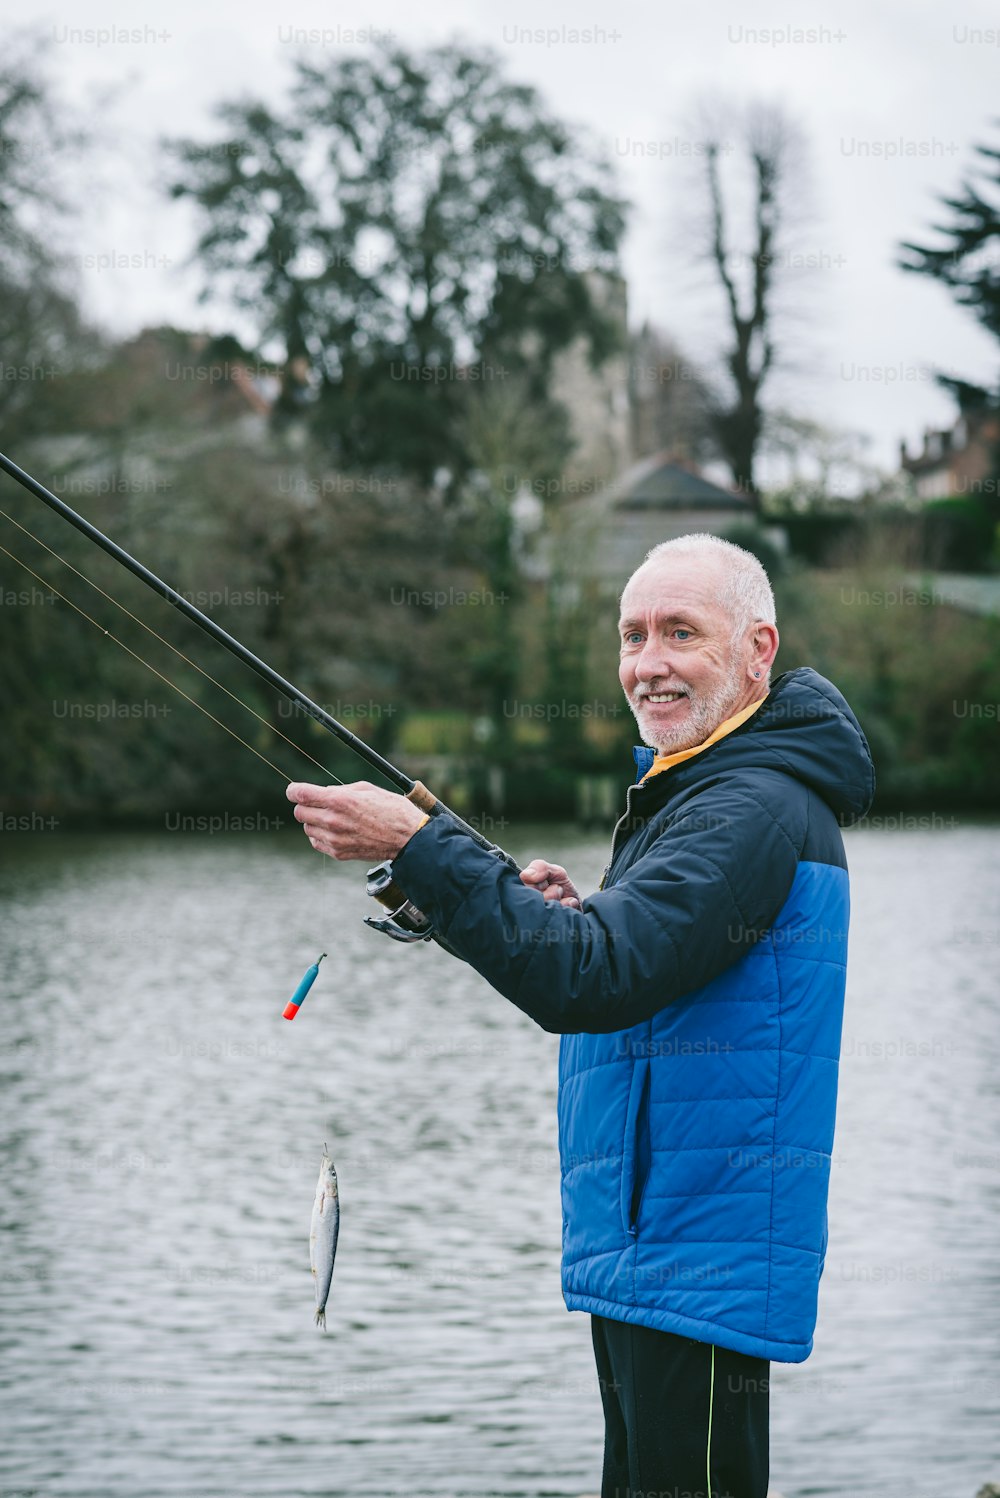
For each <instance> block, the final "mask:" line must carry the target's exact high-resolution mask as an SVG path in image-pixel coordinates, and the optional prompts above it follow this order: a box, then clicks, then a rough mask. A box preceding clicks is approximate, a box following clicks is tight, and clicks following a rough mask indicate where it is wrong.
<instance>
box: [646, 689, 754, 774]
mask: <svg viewBox="0 0 1000 1498" xmlns="http://www.w3.org/2000/svg"><path fill="white" fill-rule="evenodd" d="M766 701H767V696H766V695H765V696H764V697H762V698H761V699H760V702H751V704H750V706H749V707H745V708H744V709H743V711H742V712H739V713H734V714H733V716H732V717H731V718H726V720H725V722H723V723H720V724H719V726H718V728H717V729H715V731H714V732H713V733H710V734H709V736H708V738H707V739H706V740H705V741H704V743H702V744H695V745H694V747H693V748H691V749H678V750H677V752H676V753H675V754H658V755H657V756H656V758H655V759H654V760H653V763H652V764H651V765H650V767H649V769H648V770H647V771H646V773H645V775H644V776H643V777H642V779H641V780H640V781H639V784H640V785H644V784H645V783H646V781H647V780H649V779H650V778H651V777H652V776H653V775H659V774H660V772H661V770H669V769H670V768H671V766H672V765H679V764H680V763H681V761H682V760H685V759H692V758H693V757H694V756H695V755H696V754H700V753H701V751H702V750H703V749H708V748H710V747H711V746H712V744H717V743H718V742H719V740H720V739H724V738H725V737H726V734H727V733H732V731H733V729H734V728H739V726H740V724H741V723H745V722H746V721H747V719H748V718H751V717H753V715H754V713H755V712H756V711H757V709H758V708H759V707H760V706H761V705H762V704H763V703H765V702H766Z"/></svg>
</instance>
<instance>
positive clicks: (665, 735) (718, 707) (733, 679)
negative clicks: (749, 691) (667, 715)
mask: <svg viewBox="0 0 1000 1498" xmlns="http://www.w3.org/2000/svg"><path fill="white" fill-rule="evenodd" d="M742 674H743V673H742V670H741V667H740V665H739V663H738V662H734V663H733V666H732V668H731V670H730V672H729V675H728V676H727V677H726V678H725V680H724V681H721V682H720V683H719V685H718V686H717V687H716V688H715V689H714V690H713V691H711V692H700V693H697V694H696V693H694V692H691V691H689V692H688V699H687V700H688V709H689V711H688V714H687V716H686V718H685V719H684V722H683V723H678V724H677V726H676V727H675V728H672V727H670V726H669V725H667V724H661V725H659V726H658V727H657V728H655V729H654V728H646V729H644V728H643V726H642V722H641V720H640V717H639V711H638V710H637V707H636V703H635V701H633V699H632V698H631V697H630V698H629V707H630V708H631V709H632V716H633V717H634V718H635V721H636V724H637V725H638V728H639V733H640V736H641V738H642V742H643V743H644V744H647V745H648V746H649V748H650V749H655V750H656V752H657V754H676V753H677V751H678V750H679V749H693V748H694V747H695V745H697V744H702V743H704V741H705V740H706V739H707V738H708V737H709V735H710V734H712V733H714V732H715V730H716V729H717V728H718V726H719V724H720V723H724V722H725V721H726V719H727V718H729V717H731V716H732V713H733V710H734V709H735V707H736V704H737V702H738V701H739V700H740V684H741V681H742ZM681 680H682V681H683V678H681ZM684 686H685V687H687V682H684ZM641 700H642V699H640V702H641ZM647 734H648V735H649V737H647ZM654 734H655V737H654V736H653V735H654Z"/></svg>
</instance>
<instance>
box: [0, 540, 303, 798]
mask: <svg viewBox="0 0 1000 1498" xmlns="http://www.w3.org/2000/svg"><path fill="white" fill-rule="evenodd" d="M0 551H2V552H3V554H4V556H7V557H10V559H11V561H12V562H16V563H17V564H18V566H19V567H23V568H24V570H25V572H28V573H30V574H31V576H32V577H33V578H34V579H35V581H36V582H39V583H41V585H42V587H43V588H48V590H49V592H50V593H54V594H55V595H56V597H57V598H61V599H62V601H63V603H68V604H69V606H70V608H71V609H75V610H76V612H77V613H78V614H80V615H82V617H83V618H84V619H86V620H87V621H88V622H89V623H90V624H92V625H93V626H94V628H95V629H99V630H100V631H101V634H102V635H107V637H108V639H109V640H114V642H115V644H116V645H120V646H121V648H122V649H123V650H125V651H127V652H128V654H129V655H130V656H132V657H133V658H134V659H135V660H137V661H139V662H141V664H142V665H144V666H148V667H149V669H150V671H152V673H153V675H154V676H158V677H159V678H160V680H161V681H165V682H166V684H167V686H168V687H173V689H174V691H175V692H179V693H180V695H181V696H182V697H183V698H184V699H185V701H187V702H190V704H191V706H192V707H196V708H197V709H198V711H199V712H200V713H204V714H205V717H206V718H211V720H212V722H213V723H218V725H219V727H220V728H222V729H224V730H225V732H226V733H228V734H229V736H230V738H234V739H235V740H236V742H237V743H238V744H242V745H243V747H244V749H249V750H250V753H251V754H256V756H257V758H258V759H260V760H263V761H264V764H265V765H268V766H269V767H270V769H272V770H273V771H274V773H275V774H276V775H280V776H281V778H282V780H283V781H285V783H286V784H287V785H291V784H292V782H291V780H290V779H289V777H288V776H287V775H286V774H285V772H284V770H279V769H278V766H277V765H276V764H273V763H272V761H271V760H269V759H268V758H267V756H266V755H264V754H261V752H260V750H259V749H255V748H254V746H253V745H252V744H248V743H247V741H246V739H241V738H240V736H239V734H238V733H236V732H235V731H234V730H233V729H232V728H230V727H228V725H227V724H225V723H223V721H222V719H221V718H217V717H216V716H215V714H214V713H210V712H209V710H208V708H207V707H203V706H202V704H201V703H200V702H197V701H195V699H194V698H193V697H190V696H189V695H188V693H187V692H185V690H184V688H183V687H179V686H178V685H177V683H176V682H175V681H171V680H170V677H169V676H164V674H163V672H162V671H158V670H157V669H156V667H155V666H154V665H153V664H152V662H151V661H147V660H146V659H145V658H144V657H143V656H141V655H140V654H139V652H138V651H137V650H133V649H132V647H131V645H126V644H125V641H124V640H119V638H118V636H117V635H113V634H112V633H111V631H110V629H105V628H104V625H103V624H99V623H98V621H97V620H96V619H95V618H93V617H92V615H90V614H88V613H87V611H86V609H81V608H80V606H79V604H76V603H74V602H73V600H72V598H67V597H66V595H65V593H60V591H59V589H58V588H54V587H53V586H52V584H51V583H50V582H47V581H46V580H45V578H44V577H42V576H41V575H40V574H39V573H37V572H36V571H35V569H34V568H33V567H29V566H28V564H27V562H23V561H22V560H21V558H20V557H16V556H15V555H14V553H13V552H12V551H8V550H7V548H6V546H0Z"/></svg>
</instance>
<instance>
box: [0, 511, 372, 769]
mask: <svg viewBox="0 0 1000 1498" xmlns="http://www.w3.org/2000/svg"><path fill="white" fill-rule="evenodd" d="M0 515H2V516H3V518H4V519H5V520H9V521H10V523H11V525H16V526H17V528H18V530H19V531H23V533H24V534H25V535H26V536H29V537H30V538H31V540H32V541H34V542H35V543H36V544H37V545H38V546H41V547H42V548H43V549H44V550H45V551H47V552H48V553H49V555H50V556H53V557H55V559H56V561H57V562H62V564H63V566H64V567H68V568H69V570H70V572H75V573H76V575H77V577H80V578H82V579H83V581H84V582H85V583H89V585H90V586H91V587H92V588H94V589H95V590H96V591H97V592H98V593H100V595H101V597H102V598H106V599H107V600H108V602H109V603H113V604H114V606H115V608H116V609H121V611H122V613H123V614H127V615H128V617H129V618H130V619H132V620H133V621H134V622H135V623H136V624H138V625H139V626H140V627H141V628H142V629H144V630H145V631H146V633H147V634H150V635H152V636H153V638H154V640H159V642H160V644H161V645H166V647H167V649H168V650H172V651H173V653H174V655H176V656H178V657H179V658H180V659H181V660H182V661H184V662H185V663H186V664H187V665H189V666H191V667H192V668H193V669H194V670H195V671H197V672H198V673H199V675H200V676H204V678H205V680H206V681H210V682H211V683H212V685H213V686H215V687H218V688H219V691H220V692H225V694H226V696H227V697H231V698H232V700H233V701H234V702H236V703H238V704H239V706H240V707H242V708H244V709H245V710H246V711H247V712H248V713H252V714H253V716H254V717H255V718H256V719H257V721H258V722H259V723H263V725H264V727H265V728H267V729H269V730H270V731H271V733H275V734H277V736H278V738H279V739H284V741H285V743H286V744H291V746H292V748H293V749H295V750H296V751H297V752H298V753H299V754H301V755H302V756H303V757H304V758H305V759H307V760H308V761H309V763H310V764H313V765H315V766H316V768H317V769H318V770H322V771H323V774H324V775H329V777H330V779H331V780H335V781H336V782H337V784H338V785H343V784H344V782H343V781H342V780H341V779H340V778H339V776H337V775H334V773H333V771H332V770H328V769H327V767H326V765H322V764H320V762H319V760H318V759H314V758H313V756H312V755H311V754H310V753H309V752H308V750H306V749H303V748H301V747H300V745H298V744H296V742H295V740H294V739H290V738H289V737H288V735H287V734H286V733H282V731H281V729H280V728H275V727H274V725H273V724H272V723H269V722H268V720H267V719H266V718H265V717H263V716H262V715H261V714H260V713H259V712H257V710H256V708H253V707H251V706H250V704H249V702H244V701H243V699H242V697H237V695H236V693H235V692H231V691H230V690H229V688H228V687H226V686H223V684H222V682H221V681H216V679H215V677H214V676H212V675H211V674H210V673H209V672H208V671H206V670H205V669H204V668H203V667H202V666H199V665H198V662H197V661H193V660H191V658H190V657H189V656H186V655H185V654H184V652H183V650H180V649H179V648H178V647H177V646H176V645H172V644H171V643H170V641H169V640H165V639H164V638H163V636H162V635H161V634H157V632H156V630H155V629H153V628H152V626H151V625H149V624H146V623H145V621H144V620H142V619H140V618H139V617H138V616H137V615H136V614H133V613H132V611H131V609H127V608H126V607H125V605H124V604H123V603H120V602H119V601H118V599H117V598H114V597H113V596H112V595H111V594H110V593H106V592H105V590H104V589H103V588H102V587H101V585H100V583H95V582H94V580H93V578H91V577H88V576H87V574H86V573H85V572H81V571H80V569H79V567H74V566H73V563H72V562H68V561H67V560H66V558H65V557H64V556H60V554H59V552H58V551H56V550H55V549H54V548H53V547H51V546H49V544H48V543H47V542H46V541H43V540H42V538H41V537H40V536H36V535H35V534H34V532H33V531H29V529H28V527H27V526H26V525H22V524H21V522H20V521H19V520H15V519H14V517H13V515H8V514H7V511H6V510H3V509H0ZM7 555H8V556H9V557H12V560H13V561H15V562H17V561H20V558H19V557H13V556H12V553H11V552H9V551H8V552H7ZM21 565H22V566H25V565H26V564H25V563H23V562H22V563H21ZM28 571H29V572H30V571H31V569H30V568H28ZM34 575H35V576H37V573H36V574H34ZM46 586H47V585H46ZM55 591H56V590H55V588H53V589H52V592H55ZM58 596H59V597H60V598H63V595H62V594H61V593H60V594H59V595H58ZM63 602H64V603H69V602H70V600H69V599H68V598H63ZM70 607H71V608H75V607H76V605H75V604H70ZM78 612H81V613H82V612H83V611H82V610H79V611H78ZM89 617H90V616H89V615H86V614H85V615H84V618H89ZM90 622H91V623H92V624H93V623H95V622H96V621H95V620H93V619H91V621H90ZM97 628H98V629H101V628H103V626H102V625H100V624H98V625H97ZM104 633H105V634H107V633H108V631H107V630H105V631H104ZM109 638H110V639H112V640H114V639H115V636H114V635H110V636H109ZM116 643H117V644H121V641H120V640H117V641H116ZM123 648H125V649H128V647H127V646H125V647H123ZM136 659H137V660H142V657H141V656H137V657H136ZM143 665H149V662H148V661H143ZM154 669H155V668H154V667H152V666H150V670H154ZM156 674H157V675H159V674H160V673H159V672H157V673H156ZM162 679H163V680H164V681H167V678H166V677H163V678H162ZM168 685H169V686H174V683H173V682H170V681H168ZM174 689H175V691H180V687H175V688H174ZM181 695H182V696H184V695H186V694H184V693H182V694H181ZM188 701H189V702H192V701H194V699H193V698H191V697H189V698H188ZM194 705H195V707H200V706H201V704H200V703H198V702H195V704H194ZM202 711H203V712H205V711H207V710H206V709H205V708H202ZM208 716H209V717H210V718H211V717H212V714H211V713H208ZM212 721H213V722H215V723H218V721H219V720H218V718H213V719H212ZM221 726H222V727H223V728H224V727H225V724H222V725H221ZM234 737H238V735H234ZM239 742H240V743H241V744H242V743H244V742H245V740H243V739H240V740H239ZM246 747H247V748H248V749H250V751H251V753H253V754H256V752H257V751H256V750H255V749H253V748H252V746H251V745H249V744H247V745H246ZM258 757H259V758H262V757H263V756H258ZM266 763H270V761H266ZM272 768H274V766H272ZM278 773H279V774H283V771H280V770H279V771H278ZM288 783H289V785H291V784H292V782H291V781H290V780H289V782H288Z"/></svg>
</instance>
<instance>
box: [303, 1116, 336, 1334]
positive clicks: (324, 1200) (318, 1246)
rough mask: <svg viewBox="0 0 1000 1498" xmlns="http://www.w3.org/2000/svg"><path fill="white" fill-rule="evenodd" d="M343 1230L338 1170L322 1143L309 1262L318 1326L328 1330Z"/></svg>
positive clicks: (310, 1236) (310, 1234) (310, 1229)
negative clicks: (329, 1300)
mask: <svg viewBox="0 0 1000 1498" xmlns="http://www.w3.org/2000/svg"><path fill="white" fill-rule="evenodd" d="M339 1233H340V1197H339V1195H338V1192H337V1172H336V1171H335V1170H334V1168H333V1161H332V1160H331V1159H330V1156H329V1153H328V1152H327V1148H326V1145H325V1144H324V1146H323V1163H322V1165H321V1166H320V1168H319V1180H318V1181H317V1182H316V1200H315V1201H314V1202H313V1210H312V1222H311V1224H310V1226H309V1265H310V1268H311V1269H312V1272H313V1279H314V1280H315V1281H316V1325H317V1326H321V1327H322V1328H323V1330H324V1331H326V1301H327V1296H328V1295H329V1294H330V1281H331V1280H332V1279H333V1261H334V1258H335V1257H336V1254H337V1237H338V1234H339Z"/></svg>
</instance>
